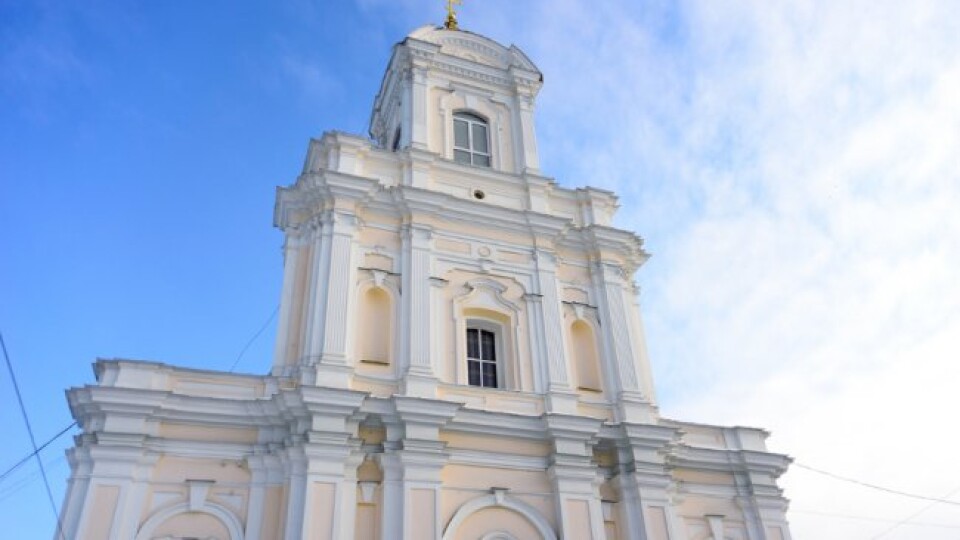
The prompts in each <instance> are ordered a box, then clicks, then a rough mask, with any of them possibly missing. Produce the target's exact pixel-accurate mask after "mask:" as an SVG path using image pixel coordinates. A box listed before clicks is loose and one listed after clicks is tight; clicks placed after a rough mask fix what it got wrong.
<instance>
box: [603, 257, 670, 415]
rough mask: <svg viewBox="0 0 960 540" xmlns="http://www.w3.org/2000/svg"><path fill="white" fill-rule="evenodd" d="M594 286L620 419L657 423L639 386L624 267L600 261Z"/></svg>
mask: <svg viewBox="0 0 960 540" xmlns="http://www.w3.org/2000/svg"><path fill="white" fill-rule="evenodd" d="M591 274H592V277H593V282H594V288H595V289H596V291H597V307H598V309H599V315H600V322H601V328H602V333H603V339H602V342H603V349H604V353H605V354H604V355H603V356H604V358H603V361H604V372H605V373H607V374H610V375H615V376H613V377H611V376H609V375H608V376H607V377H606V380H605V382H606V383H607V384H609V385H610V388H611V389H613V390H614V394H615V395H616V399H617V420H618V421H625V422H654V421H655V420H656V417H655V411H654V410H653V407H652V406H651V405H650V403H649V401H648V400H647V397H646V396H645V395H644V394H643V392H642V391H641V388H640V379H639V376H638V373H637V358H636V355H635V354H634V348H633V344H632V343H631V341H630V327H629V326H628V325H629V324H630V321H632V320H634V318H633V317H631V316H630V314H629V312H628V311H627V305H628V304H627V302H626V298H625V296H626V294H627V291H626V288H625V287H624V279H623V269H622V268H621V267H620V266H618V265H616V264H613V263H608V262H604V261H597V262H596V263H595V264H594V266H593V268H592V272H591Z"/></svg>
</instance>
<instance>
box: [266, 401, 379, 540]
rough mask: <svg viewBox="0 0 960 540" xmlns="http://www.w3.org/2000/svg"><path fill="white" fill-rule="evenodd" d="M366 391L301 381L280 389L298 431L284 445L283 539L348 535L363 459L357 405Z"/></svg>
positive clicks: (358, 405) (353, 518) (352, 526)
mask: <svg viewBox="0 0 960 540" xmlns="http://www.w3.org/2000/svg"><path fill="white" fill-rule="evenodd" d="M364 397H365V394H364V393H362V392H352V391H349V390H337V389H333V388H317V387H301V388H300V389H299V390H298V391H297V392H288V393H286V394H284V395H283V397H282V399H283V401H284V408H285V409H286V410H287V411H288V412H289V414H291V415H293V416H294V417H295V420H293V422H294V426H295V430H296V431H295V432H296V435H294V436H293V438H292V440H291V441H290V443H289V446H288V448H287V449H286V452H285V454H286V457H287V478H288V497H287V511H286V518H285V526H284V537H285V538H286V539H287V540H294V539H300V538H310V539H317V540H326V539H329V540H335V539H339V538H352V537H353V533H354V526H355V523H356V521H355V511H356V496H357V476H356V471H357V467H358V466H359V465H360V463H361V462H362V461H363V452H362V451H361V442H360V439H359V438H357V426H358V421H357V420H356V418H355V414H356V412H357V410H358V409H359V408H360V405H361V404H362V402H363V399H364Z"/></svg>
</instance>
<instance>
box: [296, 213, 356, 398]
mask: <svg viewBox="0 0 960 540" xmlns="http://www.w3.org/2000/svg"><path fill="white" fill-rule="evenodd" d="M357 225H358V222H357V217H356V216H355V215H354V214H353V213H351V212H348V211H344V210H329V211H326V212H324V213H323V214H322V216H321V218H320V221H319V226H320V229H319V231H318V232H319V234H316V237H315V240H314V242H315V245H314V252H315V253H314V272H313V275H312V279H311V282H312V283H311V288H312V291H311V292H312V298H311V300H312V302H311V317H310V337H309V346H308V352H307V355H306V362H305V363H306V364H307V365H308V366H313V368H314V369H315V371H316V381H307V382H308V383H312V384H318V385H322V386H327V387H333V388H346V387H347V386H348V385H349V375H350V366H349V364H348V361H347V334H348V331H347V322H348V318H349V314H350V313H351V311H350V298H351V297H352V294H351V289H352V287H351V285H352V283H353V276H354V273H355V266H356V265H355V264H354V261H353V251H354V249H353V244H354V236H355V234H356V231H357Z"/></svg>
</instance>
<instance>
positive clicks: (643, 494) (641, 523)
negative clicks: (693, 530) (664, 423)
mask: <svg viewBox="0 0 960 540" xmlns="http://www.w3.org/2000/svg"><path fill="white" fill-rule="evenodd" d="M622 429H623V434H622V436H621V437H620V439H619V440H618V441H617V451H618V461H619V463H618V468H619V474H618V476H617V477H616V479H615V480H616V481H615V482H614V487H615V488H616V489H618V490H619V492H620V502H621V504H620V508H621V516H622V518H623V523H624V530H625V536H626V537H627V538H641V539H644V540H679V539H680V538H681V536H680V533H679V531H680V529H679V524H678V520H677V516H676V513H675V512H674V509H673V505H672V504H671V502H670V493H671V492H672V490H673V488H674V485H673V479H672V478H671V477H670V474H669V472H667V468H666V463H665V460H664V455H665V453H664V448H666V447H667V445H669V444H671V443H672V442H674V441H675V439H676V438H677V437H678V434H677V431H676V430H675V429H673V428H667V427H661V426H653V425H633V424H622Z"/></svg>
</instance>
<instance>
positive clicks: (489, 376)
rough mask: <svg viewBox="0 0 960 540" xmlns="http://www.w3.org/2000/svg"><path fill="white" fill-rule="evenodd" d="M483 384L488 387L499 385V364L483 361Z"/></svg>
mask: <svg viewBox="0 0 960 540" xmlns="http://www.w3.org/2000/svg"><path fill="white" fill-rule="evenodd" d="M483 386H484V387H486V388H496V387H497V365H496V364H495V363H493V362H484V363H483Z"/></svg>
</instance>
